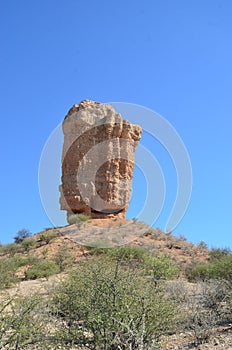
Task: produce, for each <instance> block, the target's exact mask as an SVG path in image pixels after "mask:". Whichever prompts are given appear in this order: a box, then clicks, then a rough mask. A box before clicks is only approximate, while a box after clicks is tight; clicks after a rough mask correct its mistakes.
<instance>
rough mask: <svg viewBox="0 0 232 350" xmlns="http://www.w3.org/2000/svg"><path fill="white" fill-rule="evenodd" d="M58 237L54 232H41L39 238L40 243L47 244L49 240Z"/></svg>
mask: <svg viewBox="0 0 232 350" xmlns="http://www.w3.org/2000/svg"><path fill="white" fill-rule="evenodd" d="M56 237H58V233H57V232H56V231H43V232H42V233H40V235H39V238H40V240H41V241H42V242H45V243H46V244H48V243H49V242H50V241H51V240H53V239H55V238H56Z"/></svg>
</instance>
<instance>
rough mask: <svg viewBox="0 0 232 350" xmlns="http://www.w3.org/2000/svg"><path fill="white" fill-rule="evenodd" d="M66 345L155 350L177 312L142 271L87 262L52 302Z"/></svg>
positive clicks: (102, 258)
mask: <svg viewBox="0 0 232 350" xmlns="http://www.w3.org/2000/svg"><path fill="white" fill-rule="evenodd" d="M53 303H54V309H55V310H56V314H57V315H59V317H60V318H61V320H62V322H63V324H64V327H63V330H62V331H60V332H59V333H58V336H59V339H63V341H64V343H65V344H72V345H73V346H77V347H78V346H85V345H86V344H88V348H89V349H96V350H98V349H99V350H100V349H139V348H140V349H142V348H143V349H154V348H155V347H156V345H157V343H158V341H159V339H160V337H161V335H163V334H167V333H168V332H169V331H170V329H171V328H172V324H174V322H175V313H176V312H175V307H174V304H173V303H172V301H168V300H167V299H166V297H165V296H164V293H163V290H162V287H161V286H159V285H156V284H155V283H154V281H153V279H151V278H149V277H148V276H146V275H144V274H143V272H142V271H141V269H140V268H135V266H131V267H129V266H125V265H124V264H121V263H120V262H119V261H117V260H115V259H113V260H112V259H110V258H109V257H106V256H99V257H93V258H92V259H89V260H87V261H85V262H82V263H81V264H80V265H79V266H78V268H77V270H76V271H75V272H73V273H72V274H71V275H70V277H69V278H68V279H67V280H65V281H64V282H63V283H62V284H61V286H60V287H59V289H58V291H57V292H56V293H55V295H54V298H53Z"/></svg>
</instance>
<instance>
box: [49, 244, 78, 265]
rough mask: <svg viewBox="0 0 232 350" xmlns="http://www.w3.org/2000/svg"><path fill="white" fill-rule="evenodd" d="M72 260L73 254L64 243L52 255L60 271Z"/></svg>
mask: <svg viewBox="0 0 232 350" xmlns="http://www.w3.org/2000/svg"><path fill="white" fill-rule="evenodd" d="M73 260H74V255H73V254H71V253H70V252H69V250H68V247H67V246H66V245H62V246H61V247H60V248H59V250H58V252H57V254H56V255H55V257H54V261H55V263H56V264H57V265H58V266H59V269H60V271H64V270H65V267H67V266H68V265H70V264H71V263H72V262H73Z"/></svg>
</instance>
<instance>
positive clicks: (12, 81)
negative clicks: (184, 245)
mask: <svg viewBox="0 0 232 350" xmlns="http://www.w3.org/2000/svg"><path fill="white" fill-rule="evenodd" d="M231 16H232V2H231V1H230V0H224V1H221V0H214V1H210V0H203V1H201V0H194V1H193V0H190V1H184V0H176V1H172V0H169V1H168V0H147V1H146V0H145V1H138V0H133V1H132V0H128V1H125V0H117V1H106V0H99V1H94V0H92V1H90V0H67V1H65V2H64V1H61V0H56V1H55V0H48V1H45V0H40V1H38V0H34V1H31V0H22V1H17V0H9V1H7V0H5V1H4V0H3V1H1V2H0V38H1V41H0V42H1V54H0V77H1V79H0V113H1V138H0V143H1V181H0V193H1V202H0V206H1V208H0V212H1V220H0V241H1V242H3V243H6V242H9V241H12V238H13V236H14V234H15V233H16V232H17V231H18V230H19V229H21V228H23V227H26V228H28V229H30V230H31V231H32V232H33V233H36V232H38V231H40V230H42V229H43V228H45V227H50V226H51V223H50V222H49V219H48V218H47V216H46V214H45V212H44V209H43V206H42V204H41V201H40V196H39V190H38V165H39V159H40V155H41V152H42V149H43V146H44V144H45V142H46V140H47V138H48V137H49V135H50V134H51V132H52V131H53V130H54V129H55V128H56V126H57V125H58V124H59V123H60V122H61V121H62V119H63V118H64V116H65V114H66V112H67V110H68V109H69V108H70V107H71V106H72V105H73V104H74V103H78V102H79V101H81V100H82V99H93V100H95V101H100V102H109V101H122V102H130V103H136V104H139V105H143V106H145V107H148V108H150V109H152V110H154V111H156V112H158V113H159V114H161V115H162V116H163V117H164V118H166V119H167V120H168V121H169V122H170V123H171V124H172V125H173V127H174V128H175V129H176V130H177V132H178V133H179V135H180V136H181V138H182V140H183V142H184V143H185V145H186V147H187V149H188V152H189V155H190V158H191V162H192V169H193V192H192V198H191V202H190V205H189V208H188V210H187V212H186V215H185V216H184V218H183V220H182V221H181V223H180V224H179V225H178V226H177V228H176V229H175V231H174V234H175V235H179V234H183V235H185V236H186V237H187V239H188V240H190V241H192V242H194V243H198V242H200V241H205V242H206V243H208V245H209V246H210V247H211V246H219V247H225V246H230V247H232V236H231V235H232V232H231V226H230V220H231V212H232V210H231V209H232V204H231V203H232V200H231V198H232V186H231V179H232V164H231V151H232V137H231V130H232V118H231V116H232V98H231V95H232V40H231V38H232V21H231ZM153 152H154V153H156V152H157V158H160V159H159V161H160V165H161V167H163V168H164V173H165V169H167V171H168V169H169V166H168V162H170V160H168V157H166V158H167V161H166V160H165V159H166V158H165V157H163V156H162V150H161V149H160V150H159V146H158V145H157V147H156V146H154V148H153ZM166 167H167V168H166ZM170 170H171V171H173V176H175V173H174V169H172V167H171V165H170ZM48 171H49V169H48ZM164 175H165V174H164ZM166 176H167V177H169V176H170V175H166ZM137 182H138V181H137ZM142 182H143V181H142ZM135 184H136V182H135ZM174 185H175V180H173V186H174ZM173 186H171V185H170V188H168V187H167V191H168V193H167V196H170V201H171V200H172V198H171V197H172V192H173ZM140 190H141V189H140ZM140 195H141V201H142V198H143V194H142V193H140ZM154 195H155V194H154ZM169 206H170V204H169V201H168V200H167V203H166V207H165V208H164V213H162V214H161V216H160V218H159V219H158V221H157V223H156V225H155V226H158V227H160V228H164V226H165V220H166V217H165V215H166V212H167V211H168V210H169ZM133 214H134V209H133V208H130V215H131V216H134V215H133Z"/></svg>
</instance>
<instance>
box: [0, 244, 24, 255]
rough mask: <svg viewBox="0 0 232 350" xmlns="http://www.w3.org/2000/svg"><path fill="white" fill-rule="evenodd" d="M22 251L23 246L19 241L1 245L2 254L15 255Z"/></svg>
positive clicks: (0, 252)
mask: <svg viewBox="0 0 232 350" xmlns="http://www.w3.org/2000/svg"><path fill="white" fill-rule="evenodd" d="M21 251H22V246H21V245H20V244H17V243H9V244H4V245H2V246H1V247H0V255H9V256H14V255H15V254H16V253H20V252H21Z"/></svg>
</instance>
